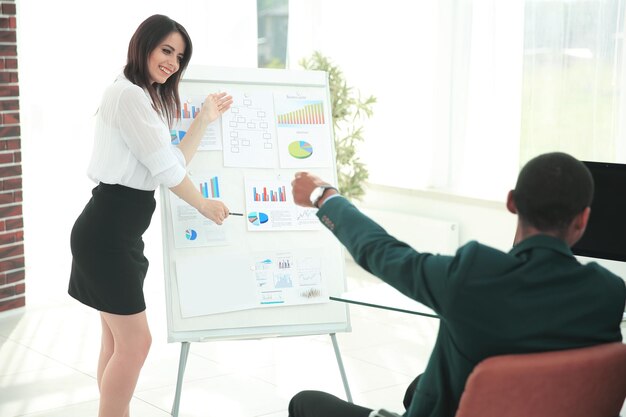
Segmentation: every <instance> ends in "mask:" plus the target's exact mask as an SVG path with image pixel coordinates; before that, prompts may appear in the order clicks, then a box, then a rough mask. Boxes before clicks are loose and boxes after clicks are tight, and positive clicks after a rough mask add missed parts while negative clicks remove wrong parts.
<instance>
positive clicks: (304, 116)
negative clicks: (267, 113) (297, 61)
mask: <svg viewBox="0 0 626 417" xmlns="http://www.w3.org/2000/svg"><path fill="white" fill-rule="evenodd" d="M274 104H275V106H276V132H277V138H278V156H279V160H280V166H281V168H296V169H301V168H313V167H327V166H329V164H331V162H332V160H333V156H332V146H331V144H332V132H331V123H329V122H328V120H329V116H328V117H327V115H326V112H327V111H328V109H327V108H325V105H324V101H323V99H322V96H320V95H319V94H314V95H310V94H309V95H307V94H298V93H288V94H282V93H276V94H275V95H274Z"/></svg>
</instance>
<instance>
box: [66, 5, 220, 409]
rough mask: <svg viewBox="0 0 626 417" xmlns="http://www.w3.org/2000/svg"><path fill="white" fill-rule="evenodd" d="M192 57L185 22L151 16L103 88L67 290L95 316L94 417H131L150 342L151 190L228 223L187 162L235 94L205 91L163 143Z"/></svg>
mask: <svg viewBox="0 0 626 417" xmlns="http://www.w3.org/2000/svg"><path fill="white" fill-rule="evenodd" d="M191 52H192V45H191V39H190V38H189V35H188V34H187V31H186V30H185V28H184V27H183V26H181V25H180V24H179V23H177V22H175V21H174V20H172V19H170V18H169V17H167V16H162V15H154V16H151V17H149V18H148V19H146V20H145V21H144V22H143V23H141V25H140V26H139V27H138V28H137V30H136V32H135V34H134V35H133V37H132V38H131V40H130V44H129V47H128V58H127V62H126V66H125V68H124V73H123V74H122V75H120V76H119V77H118V78H117V79H116V80H115V82H114V83H113V84H112V85H111V86H109V87H108V88H107V90H106V91H105V93H104V96H103V98H102V102H101V104H100V107H99V109H98V112H97V115H96V128H95V141H94V148H93V153H92V156H91V162H90V164H89V168H88V171H87V174H88V176H89V177H90V178H91V179H92V180H93V181H95V182H96V183H98V185H97V186H96V187H95V188H94V189H93V191H92V197H91V199H90V200H89V202H88V203H87V205H86V207H85V209H84V210H83V212H82V213H81V214H80V216H79V217H78V219H77V220H76V223H75V225H74V228H73V229H72V235H71V247H72V256H73V259H72V270H71V275H70V283H69V294H70V295H71V296H72V297H74V298H76V299H77V300H78V301H80V302H82V303H83V304H86V305H88V306H90V307H93V308H95V309H96V310H98V311H99V312H100V318H101V322H102V345H101V350H100V357H99V360H98V387H99V389H100V409H99V414H98V415H99V417H128V416H129V403H130V400H131V398H132V396H133V392H134V390H135V385H136V384H137V378H138V377H139V371H140V370H141V367H142V366H143V363H144V361H145V359H146V356H147V355H148V350H149V348H150V344H151V341H152V339H151V335H150V330H149V329H148V322H147V320H146V313H145V309H146V305H145V302H144V296H143V280H144V278H145V275H146V271H147V269H148V260H147V259H146V258H145V257H144V254H143V248H144V243H143V240H142V235H143V233H144V232H145V231H146V229H147V228H148V226H149V224H150V220H151V218H152V214H153V212H154V209H155V205H156V202H155V200H154V190H155V189H156V188H157V187H158V186H159V185H160V184H163V185H165V186H166V187H168V188H169V189H170V190H172V191H173V192H174V193H175V194H176V195H177V196H179V197H180V198H182V199H183V200H184V201H186V202H187V203H188V204H190V205H192V206H193V207H195V208H196V209H197V210H198V211H199V212H200V213H201V214H202V215H204V216H205V217H207V218H209V219H211V220H212V221H214V222H215V223H217V224H222V222H223V221H224V219H226V217H228V208H227V207H226V206H225V205H224V204H223V203H222V202H220V201H215V200H209V199H205V198H203V197H202V195H201V194H200V192H199V191H198V190H197V189H196V187H195V185H194V184H193V182H192V181H191V180H190V179H189V177H188V176H187V173H186V170H185V165H186V164H187V163H189V161H190V160H191V158H192V157H193V156H194V154H195V152H196V150H197V149H198V145H199V143H200V139H201V138H202V136H203V134H204V131H205V130H206V128H207V126H208V125H209V123H211V122H213V121H215V120H216V119H217V118H219V117H220V116H221V114H222V113H223V112H225V111H226V110H228V109H229V108H230V105H231V104H232V97H230V96H227V95H226V94H225V93H221V94H211V95H209V96H208V97H207V98H206V100H205V102H204V105H203V106H202V110H201V111H200V113H199V114H198V116H196V118H195V119H194V121H193V123H192V125H191V127H190V128H189V129H188V131H187V133H186V135H185V139H184V140H183V141H182V142H181V143H180V144H179V145H178V146H174V145H172V144H171V143H170V133H169V132H170V127H171V126H172V125H173V123H174V121H175V119H176V118H178V117H179V115H180V100H179V96H178V84H179V81H180V78H181V73H182V72H183V71H184V70H185V68H186V67H187V64H188V63H189V59H190V58H191Z"/></svg>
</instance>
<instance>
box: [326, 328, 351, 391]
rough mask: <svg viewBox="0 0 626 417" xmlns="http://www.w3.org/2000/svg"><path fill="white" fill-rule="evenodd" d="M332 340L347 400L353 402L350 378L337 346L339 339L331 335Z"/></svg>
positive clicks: (333, 334)
mask: <svg viewBox="0 0 626 417" xmlns="http://www.w3.org/2000/svg"><path fill="white" fill-rule="evenodd" d="M330 339H331V340H332V341H333V348H334V349H335V357H336V358H337V365H339V373H340V374H341V380H342V381H343V388H344V389H345V390H346V398H347V399H348V402H349V403H351V402H352V394H350V387H349V386H348V378H347V377H346V371H345V369H344V368H343V361H342V360H341V353H339V345H338V344H337V337H336V336H335V333H331V334H330Z"/></svg>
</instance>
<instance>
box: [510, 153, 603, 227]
mask: <svg viewBox="0 0 626 417" xmlns="http://www.w3.org/2000/svg"><path fill="white" fill-rule="evenodd" d="M592 199H593V177H592V176H591V172H589V169H588V168H587V167H586V166H585V164H583V163H582V162H580V161H579V160H577V159H576V158H574V157H572V156H570V155H568V154H566V153H562V152H553V153H546V154H543V155H539V156H537V157H535V158H533V159H531V160H530V161H529V162H528V163H527V164H526V165H524V167H523V168H522V170H521V171H520V173H519V176H518V177H517V184H516V185H515V190H513V200H514V201H515V205H516V206H517V212H518V215H519V216H520V218H521V219H522V221H524V222H525V223H526V224H528V225H530V226H533V227H535V228H536V229H538V230H541V231H552V232H559V233H562V232H564V231H565V230H566V229H567V227H568V226H569V225H570V224H571V222H572V220H573V219H574V217H575V216H576V215H577V214H579V213H581V212H582V211H583V210H584V209H585V208H586V207H588V206H590V205H591V200H592Z"/></svg>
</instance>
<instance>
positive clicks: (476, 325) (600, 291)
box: [318, 199, 626, 417]
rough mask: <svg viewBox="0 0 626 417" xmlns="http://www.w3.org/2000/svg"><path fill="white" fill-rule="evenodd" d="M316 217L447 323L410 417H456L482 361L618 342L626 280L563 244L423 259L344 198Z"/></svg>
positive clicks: (540, 240) (469, 248) (545, 242)
mask: <svg viewBox="0 0 626 417" xmlns="http://www.w3.org/2000/svg"><path fill="white" fill-rule="evenodd" d="M318 215H319V216H320V217H322V218H324V217H326V220H327V221H328V222H331V223H332V224H333V225H335V227H334V230H333V232H334V233H335V235H336V236H337V237H338V238H339V239H340V240H341V242H342V243H343V244H344V245H345V246H346V248H347V249H348V250H349V251H350V253H351V254H352V255H353V257H354V258H355V260H356V261H357V262H358V263H359V264H360V265H361V266H362V267H364V268H365V269H367V270H368V271H370V272H372V273H373V274H375V275H377V276H378V277H380V278H381V279H383V280H384V281H386V282H388V283H389V284H391V285H392V286H394V287H395V288H397V289H398V290H400V291H402V292H403V293H404V294H406V295H407V296H409V297H411V298H414V299H415V300H417V301H419V302H421V303H423V304H425V305H428V306H429V307H431V308H432V309H433V310H435V311H436V312H437V313H438V314H439V315H440V316H441V324H440V328H439V334H438V337H437V341H436V344H435V348H434V350H433V353H432V355H431V358H430V361H429V363H428V366H427V368H426V371H425V372H424V374H423V375H422V377H421V378H420V381H419V384H418V387H417V390H416V392H415V395H414V397H413V401H412V403H411V406H410V408H409V410H408V412H407V416H409V417H426V416H429V417H431V416H432V417H434V416H437V417H451V416H454V414H455V412H456V408H457V406H458V401H459V399H460V396H461V393H462V392H463V388H464V386H465V381H466V379H467V376H468V375H469V373H470V372H471V371H472V369H473V368H474V366H475V365H476V364H477V363H478V362H480V361H481V360H482V359H484V358H486V357H488V356H493V355H497V354H504V353H521V352H536V351H546V350H556V349H567V348H575V347H582V346H589V345H593V344H598V343H605V342H611V341H617V340H621V333H620V328H619V324H620V320H621V317H622V313H623V311H624V303H625V300H626V286H625V284H624V281H622V280H621V279H620V278H619V277H617V276H615V275H613V274H612V273H610V272H609V271H607V270H606V269H604V268H601V267H599V266H597V265H587V266H583V265H580V264H579V263H578V262H577V260H576V259H575V258H574V256H573V255H572V253H571V251H570V250H569V248H568V247H567V245H566V244H565V242H563V241H561V240H559V239H556V238H554V237H550V236H547V235H537V236H533V237H530V238H528V239H526V240H524V241H523V242H521V243H520V244H519V245H517V246H516V247H515V248H514V249H513V250H512V251H511V252H510V253H508V254H507V253H504V252H501V251H498V250H495V249H493V248H489V247H487V246H484V245H480V244H478V243H476V242H471V243H469V244H467V245H465V246H464V247H463V248H461V249H460V250H459V251H458V252H457V255H456V256H454V257H451V256H435V255H431V254H427V253H418V252H416V251H415V250H413V249H412V248H411V247H409V246H408V245H406V244H403V243H402V242H399V241H397V240H396V239H394V238H393V237H392V236H389V235H388V234H387V233H386V232H385V231H384V230H383V229H382V228H380V226H378V225H377V224H375V223H374V222H372V221H371V220H370V219H368V218H367V217H365V216H364V215H363V214H361V213H360V212H358V210H356V208H355V207H354V206H352V205H351V204H350V203H349V202H347V201H346V200H344V199H333V200H330V201H328V202H327V203H326V204H325V205H324V206H323V207H322V209H320V212H319V213H318Z"/></svg>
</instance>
